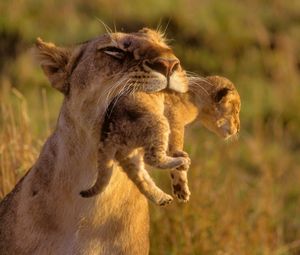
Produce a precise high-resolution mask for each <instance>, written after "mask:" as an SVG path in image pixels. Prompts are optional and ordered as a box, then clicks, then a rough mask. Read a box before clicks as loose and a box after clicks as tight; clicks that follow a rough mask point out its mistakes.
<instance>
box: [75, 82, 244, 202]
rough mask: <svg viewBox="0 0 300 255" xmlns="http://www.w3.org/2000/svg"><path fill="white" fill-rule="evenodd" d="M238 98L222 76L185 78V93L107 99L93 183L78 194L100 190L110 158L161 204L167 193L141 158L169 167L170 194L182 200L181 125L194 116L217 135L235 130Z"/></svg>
mask: <svg viewBox="0 0 300 255" xmlns="http://www.w3.org/2000/svg"><path fill="white" fill-rule="evenodd" d="M239 111H240V97H239V95H238V92H237V91H236V89H235V87H234V85H233V84H232V83H231V82H230V81H229V80H228V79H226V78H223V77H219V76H211V77H207V78H206V79H201V78H191V80H190V90H189V92H188V93H186V94H181V93H174V92H172V91H166V92H158V93H153V94H146V93H144V92H138V93H136V94H134V95H129V96H124V97H122V98H121V99H119V101H118V102H113V103H112V105H111V109H109V110H108V112H107V114H106V119H105V122H104V127H103V128H102V136H101V145H100V146H99V157H98V171H99V172H98V176H97V180H96V183H95V184H94V185H93V187H91V188H90V189H88V190H85V191H82V192H81V195H82V196H83V197H91V196H94V195H96V194H98V193H100V192H101V191H103V190H104V188H105V187H106V185H107V184H108V182H109V180H110V176H111V173H112V166H113V164H114V160H115V159H116V160H117V161H118V163H119V164H120V165H121V166H122V168H123V169H124V170H125V172H126V173H127V175H128V177H129V178H130V179H131V180H132V181H133V182H134V183H135V184H136V186H137V187H138V188H139V190H140V191H141V192H142V193H143V194H144V195H145V196H146V197H147V198H148V199H150V200H151V201H152V202H154V203H156V204H158V205H165V204H167V203H170V202H171V201H172V197H171V196H170V195H168V194H166V193H165V192H163V191H162V190H161V189H160V188H158V187H157V186H156V185H155V183H154V181H153V180H152V179H151V177H150V176H149V174H148V172H147V171H146V169H145V167H144V162H145V163H146V164H148V165H150V166H154V167H157V168H160V169H173V170H172V171H171V178H172V187H173V194H174V195H175V196H176V197H177V198H178V199H179V200H180V201H188V199H189V196H190V191H189V188H188V185H187V173H186V171H187V170H188V167H189V164H190V160H189V157H188V154H187V153H186V152H184V151H183V141H184V128H185V126H186V125H187V124H189V123H191V122H193V121H194V120H195V119H196V118H197V116H198V118H199V120H200V122H201V123H202V124H203V125H204V126H205V127H207V128H208V129H210V130H211V131H213V132H215V133H216V134H218V135H219V136H221V137H223V138H228V137H230V136H232V135H235V134H237V133H238V132H239V125H240V121H239Z"/></svg>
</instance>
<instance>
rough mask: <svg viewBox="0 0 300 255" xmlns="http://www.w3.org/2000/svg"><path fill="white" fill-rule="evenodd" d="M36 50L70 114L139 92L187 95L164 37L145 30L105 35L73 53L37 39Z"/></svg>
mask: <svg viewBox="0 0 300 255" xmlns="http://www.w3.org/2000/svg"><path fill="white" fill-rule="evenodd" d="M36 45H37V51H38V56H39V59H40V63H41V66H42V69H43V70H44V73H45V74H46V76H47V77H48V79H49V80H50V82H51V84H52V86H53V87H55V88H56V89H58V90H59V91H61V92H62V93H63V94H64V95H65V96H66V100H65V101H66V102H65V104H68V107H69V108H73V109H70V111H77V112H80V111H81V110H84V111H87V110H88V109H90V108H97V107H98V106H97V105H104V101H109V99H111V98H113V97H115V96H117V95H121V94H123V93H131V92H134V91H137V90H142V91H146V92H156V91H160V90H163V89H170V90H175V91H178V92H185V91H187V78H186V74H185V71H184V70H183V69H182V67H181V65H180V62H179V60H178V58H177V57H176V56H175V55H174V53H173V51H172V49H171V48H170V47H169V46H168V45H167V44H166V43H165V39H164V38H163V36H161V35H160V34H159V33H157V32H156V31H153V30H150V29H147V28H144V29H142V30H140V31H138V32H136V33H110V34H104V35H102V36H99V37H97V38H95V39H92V40H89V41H87V42H85V43H82V44H80V45H77V46H75V47H73V48H62V47H57V46H55V45H54V44H53V43H46V42H43V41H42V40H41V39H37V42H36ZM106 103H107V102H106ZM74 108H76V110H75V109H74ZM102 110H103V109H102Z"/></svg>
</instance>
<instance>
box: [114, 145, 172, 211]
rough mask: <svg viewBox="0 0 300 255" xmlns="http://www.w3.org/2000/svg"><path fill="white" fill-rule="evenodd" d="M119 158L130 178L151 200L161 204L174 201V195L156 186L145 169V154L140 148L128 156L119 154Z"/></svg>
mask: <svg viewBox="0 0 300 255" xmlns="http://www.w3.org/2000/svg"><path fill="white" fill-rule="evenodd" d="M117 158H120V160H118V161H119V163H120V165H121V166H122V168H123V169H124V171H125V172H126V174H127V176H128V178H129V179H131V180H132V181H133V182H134V183H135V185H136V186H137V187H138V189H139V190H140V192H141V193H142V194H144V195H145V196H146V197H147V198H148V199H149V200H150V201H152V202H154V203H155V204H157V205H160V206H164V205H167V204H169V203H171V202H172V201H173V198H172V196H170V195H169V194H167V193H165V192H164V191H162V190H161V189H160V188H159V187H157V186H156V184H155V182H154V181H153V180H152V178H151V176H150V175H149V173H148V171H147V170H146V169H145V165H144V159H143V154H142V153H141V152H140V151H139V150H135V151H134V152H133V153H131V154H130V155H129V156H128V157H120V156H119V157H118V154H117Z"/></svg>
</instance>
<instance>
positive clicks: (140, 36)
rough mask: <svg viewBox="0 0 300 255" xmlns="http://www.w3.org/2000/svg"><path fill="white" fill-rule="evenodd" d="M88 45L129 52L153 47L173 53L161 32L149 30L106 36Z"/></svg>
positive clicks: (88, 42) (89, 42)
mask: <svg viewBox="0 0 300 255" xmlns="http://www.w3.org/2000/svg"><path fill="white" fill-rule="evenodd" d="M86 43H87V44H91V45H95V46H96V47H97V48H103V47H109V46H113V47H118V48H120V49H122V50H127V51H133V50H135V49H136V48H146V47H149V46H152V47H156V48H161V49H162V50H163V51H166V52H169V53H170V54H172V53H173V52H172V50H171V48H170V47H169V46H168V45H167V44H166V42H165V38H164V36H163V35H162V34H161V33H160V32H158V31H155V30H152V29H149V28H143V29H141V30H139V31H138V32H133V33H123V32H115V33H109V34H104V35H101V36H99V37H97V38H95V39H92V40H90V41H87V42H86Z"/></svg>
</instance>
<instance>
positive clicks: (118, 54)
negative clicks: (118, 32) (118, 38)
mask: <svg viewBox="0 0 300 255" xmlns="http://www.w3.org/2000/svg"><path fill="white" fill-rule="evenodd" d="M101 51H103V52H104V53H105V54H107V55H110V56H112V57H114V58H117V59H123V58H124V57H125V56H126V53H125V51H123V50H121V49H119V48H116V47H106V48H103V49H101Z"/></svg>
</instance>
